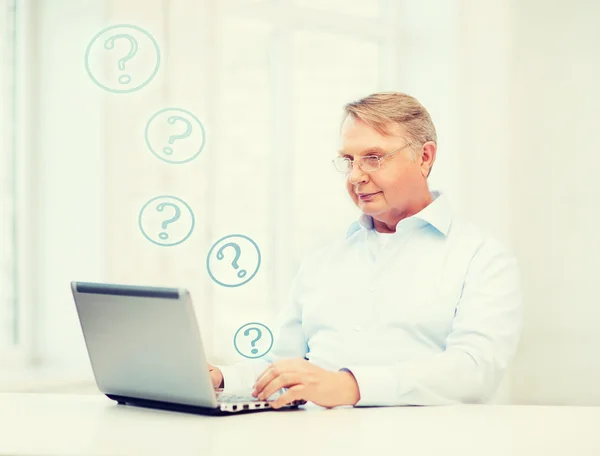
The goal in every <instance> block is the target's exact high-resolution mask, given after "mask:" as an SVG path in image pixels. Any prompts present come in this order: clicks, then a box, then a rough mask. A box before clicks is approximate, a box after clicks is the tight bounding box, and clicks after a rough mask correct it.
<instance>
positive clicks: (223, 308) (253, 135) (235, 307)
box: [206, 17, 272, 360]
mask: <svg viewBox="0 0 600 456" xmlns="http://www.w3.org/2000/svg"><path fill="white" fill-rule="evenodd" d="M270 31H271V27H270V26H269V25H268V24H264V23H256V22H252V21H251V20H245V19H237V18H230V17H225V18H223V20H222V22H221V24H220V27H219V36H218V43H219V44H218V46H219V49H218V55H219V57H218V67H217V68H216V69H215V70H216V71H217V74H218V78H217V97H216V100H215V101H216V103H215V109H216V112H215V115H216V125H217V128H218V131H216V132H212V133H211V132H207V137H210V138H212V141H211V142H210V144H207V150H206V153H207V154H210V155H211V156H212V157H214V160H215V162H214V164H215V175H216V176H217V178H216V179H215V183H214V189H213V190H214V193H213V198H214V199H213V204H214V208H215V209H214V210H215V218H214V220H211V221H210V223H211V225H212V227H213V233H214V239H213V242H216V241H217V240H218V239H220V238H221V237H223V236H226V235H230V234H242V235H246V236H248V237H250V238H251V239H253V240H254V241H255V242H256V243H257V244H258V247H259V249H260V250H261V254H262V259H263V261H262V263H261V265H260V269H259V272H258V273H257V274H256V277H254V278H253V279H252V280H251V281H250V282H248V283H247V284H245V285H243V286H240V287H234V288H225V287H222V286H219V285H215V287H214V295H213V296H214V301H213V302H214V303H215V309H214V315H215V322H216V323H215V327H216V328H219V332H218V333H217V334H215V338H214V339H215V341H216V344H215V348H216V351H217V353H218V354H219V356H224V357H227V358H228V359H233V360H235V359H239V358H240V357H239V355H238V354H237V353H236V352H235V350H234V346H233V344H232V340H233V335H234V333H235V331H236V329H237V328H239V327H240V326H242V325H243V324H245V323H249V322H252V321H259V322H260V321H261V320H262V319H263V317H264V316H266V315H267V314H268V311H269V305H268V302H267V301H268V296H269V290H268V283H269V282H268V281H269V276H270V274H271V272H270V266H269V263H270V262H269V261H268V258H269V254H270V248H269V245H268V242H269V241H270V237H269V236H268V234H269V233H270V228H269V226H270V220H271V212H270V205H271V199H272V196H271V194H270V193H271V192H270V190H271V179H270V175H271V155H270V154H271V147H272V146H271V135H272V132H271V129H270V125H271V124H272V118H271V109H270V106H271V102H270V99H271V98H270V97H271V95H270V93H271V92H270V73H269V44H270V43H269V37H270ZM245 256H246V255H245V254H244V251H242V252H241V256H240V258H239V264H240V266H241V267H243V263H244V258H245ZM265 260H267V261H265Z"/></svg>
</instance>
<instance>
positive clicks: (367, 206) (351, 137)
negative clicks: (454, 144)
mask: <svg viewBox="0 0 600 456" xmlns="http://www.w3.org/2000/svg"><path fill="white" fill-rule="evenodd" d="M340 140H341V147H340V152H339V155H340V156H345V157H348V158H350V159H353V160H358V157H363V156H366V155H376V156H379V157H382V156H384V155H385V154H387V153H389V152H392V151H395V150H398V149H400V148H401V147H403V146H404V145H405V144H407V143H408V141H409V138H408V136H407V135H406V133H405V131H404V128H403V127H402V126H400V125H393V126H391V129H390V134H389V135H388V136H384V135H381V134H380V133H379V132H378V131H377V130H375V129H374V128H372V127H370V126H369V125H367V124H365V123H364V122H362V121H361V120H359V119H357V118H355V117H354V116H353V115H348V116H347V117H346V119H345V120H344V123H343V125H342V131H341V138H340ZM410 154H411V148H410V146H409V147H406V148H404V149H402V150H401V151H399V152H396V153H395V154H393V155H391V156H389V157H387V158H385V159H384V160H382V161H381V166H380V168H379V169H378V170H376V171H370V172H366V171H363V170H362V169H361V168H360V166H358V163H356V162H355V163H354V167H353V169H352V172H351V173H349V174H348V175H347V180H346V187H347V189H348V193H349V194H350V197H351V198H352V201H354V203H355V204H356V205H357V206H358V207H359V209H360V210H361V211H362V212H363V213H365V214H367V215H370V216H372V217H373V218H374V219H376V220H377V221H380V222H382V223H385V224H388V225H395V224H396V223H397V222H398V221H399V220H401V219H402V218H405V217H408V216H410V215H412V214H414V213H416V212H418V211H419V210H420V208H417V209H416V210H414V209H415V206H417V205H418V204H419V203H420V202H421V201H423V199H424V198H428V197H429V191H428V188H427V183H426V178H425V177H424V175H423V172H422V163H423V160H422V159H418V160H416V161H415V162H411V160H410V156H411V155H410ZM413 210H414V212H413Z"/></svg>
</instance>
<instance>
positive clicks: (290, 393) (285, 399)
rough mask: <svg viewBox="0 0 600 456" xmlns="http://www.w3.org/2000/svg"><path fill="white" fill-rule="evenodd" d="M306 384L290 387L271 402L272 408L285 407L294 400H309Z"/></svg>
mask: <svg viewBox="0 0 600 456" xmlns="http://www.w3.org/2000/svg"><path fill="white" fill-rule="evenodd" d="M305 390H306V386H305V385H295V386H292V387H291V388H290V389H288V390H287V391H286V392H285V393H283V394H282V395H281V396H280V397H278V398H277V399H276V400H275V401H273V402H271V408H273V409H278V408H281V407H283V406H284V405H287V404H290V403H292V402H294V401H297V400H300V399H304V400H307V398H306V397H304V396H305V392H306V391H305Z"/></svg>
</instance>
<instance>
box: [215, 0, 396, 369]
mask: <svg viewBox="0 0 600 456" xmlns="http://www.w3.org/2000/svg"><path fill="white" fill-rule="evenodd" d="M351 3H352V2H348V1H347V0H327V1H314V0H283V1H282V0H276V1H268V0H264V1H252V2H249V1H233V0H230V1H227V2H225V5H223V6H222V4H221V2H218V4H219V6H220V8H219V9H218V11H217V18H216V19H217V20H216V23H215V33H216V43H217V52H218V60H217V64H216V65H215V67H214V71H215V76H214V77H215V81H216V88H215V92H214V93H215V106H216V110H217V112H216V113H215V123H214V129H213V132H212V133H213V134H215V135H216V136H218V138H219V142H218V144H216V145H215V146H214V148H213V149H212V150H210V153H211V154H214V155H215V157H218V158H217V164H216V170H215V171H216V172H215V174H216V175H217V176H218V178H217V179H215V181H214V185H211V186H210V187H211V188H213V189H214V194H215V203H214V208H215V211H214V215H213V217H212V220H213V226H212V230H213V232H214V233H222V234H227V233H229V232H230V231H231V230H232V229H233V228H234V227H240V226H241V224H243V227H244V229H247V230H248V231H249V232H252V233H256V234H257V235H259V236H260V237H261V239H260V241H261V242H259V244H260V246H261V249H262V250H263V257H264V262H263V266H261V273H260V275H259V276H257V278H256V279H255V280H254V283H253V284H252V287H248V288H246V289H244V290H235V291H234V290H227V289H221V288H216V289H214V291H213V294H212V299H211V304H212V305H213V306H214V311H213V318H214V320H213V323H214V324H213V326H214V328H218V331H215V332H214V334H213V340H214V344H213V345H214V347H215V353H214V355H216V356H217V357H219V358H220V357H223V358H225V359H226V360H227V361H235V360H236V358H238V357H236V353H235V351H234V349H233V346H232V344H231V343H230V339H231V334H233V333H234V332H235V330H236V328H237V327H239V326H241V324H243V323H245V322H246V321H256V320H260V319H261V318H264V319H266V321H267V322H268V321H269V319H270V317H271V316H272V315H273V314H274V312H276V311H277V310H279V308H280V306H281V305H282V304H283V303H284V301H285V300H286V299H287V298H288V293H289V289H290V285H291V281H292V279H293V276H294V274H295V273H296V271H297V269H298V266H299V265H300V262H301V261H302V260H303V259H304V255H305V254H306V253H307V252H309V251H311V250H312V249H314V248H316V247H317V246H318V245H319V244H321V243H323V242H324V241H326V240H327V239H332V238H334V237H339V236H340V235H342V236H343V235H344V234H345V232H346V229H347V228H348V226H349V224H350V223H351V222H352V221H353V220H354V219H356V218H357V217H358V215H359V212H358V209H357V208H356V207H355V206H354V205H353V204H352V202H351V201H350V199H349V198H348V196H347V194H346V190H345V184H344V179H343V176H341V175H339V173H338V172H337V171H336V170H335V169H334V168H333V165H332V163H331V159H332V158H333V157H334V156H335V154H336V150H337V145H338V144H337V143H338V136H339V127H340V124H341V120H342V112H343V105H344V104H345V103H347V102H349V101H353V100H355V99H358V98H360V97H363V96H366V95H368V94H370V93H373V92H377V91H379V90H384V89H386V87H384V85H385V84H387V83H388V82H389V81H395V80H396V78H397V75H395V74H391V73H392V72H393V71H395V68H394V67H393V65H391V64H390V62H389V61H386V57H389V56H391V55H393V53H394V52H398V48H397V47H395V44H394V39H393V37H394V36H396V35H393V34H390V33H389V30H390V28H389V26H388V19H387V18H386V14H387V13H391V12H390V11H388V9H390V8H391V6H390V5H391V2H387V1H381V0H364V1H361V2H356V3H357V5H354V4H351ZM358 3H360V5H358ZM394 14H395V13H394ZM384 69H385V70H384ZM385 71H387V74H385V75H384V74H383V73H384V72H385ZM215 129H216V131H215ZM234 188H236V189H241V191H239V190H238V191H235V192H232V191H231V189H234ZM210 331H211V330H210V329H208V328H207V332H210Z"/></svg>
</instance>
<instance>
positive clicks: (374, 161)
mask: <svg viewBox="0 0 600 456" xmlns="http://www.w3.org/2000/svg"><path fill="white" fill-rule="evenodd" d="M361 165H362V166H361V167H362V169H363V170H364V171H375V170H376V169H378V168H379V158H378V157H374V156H373V157H363V158H362V160H361Z"/></svg>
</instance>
